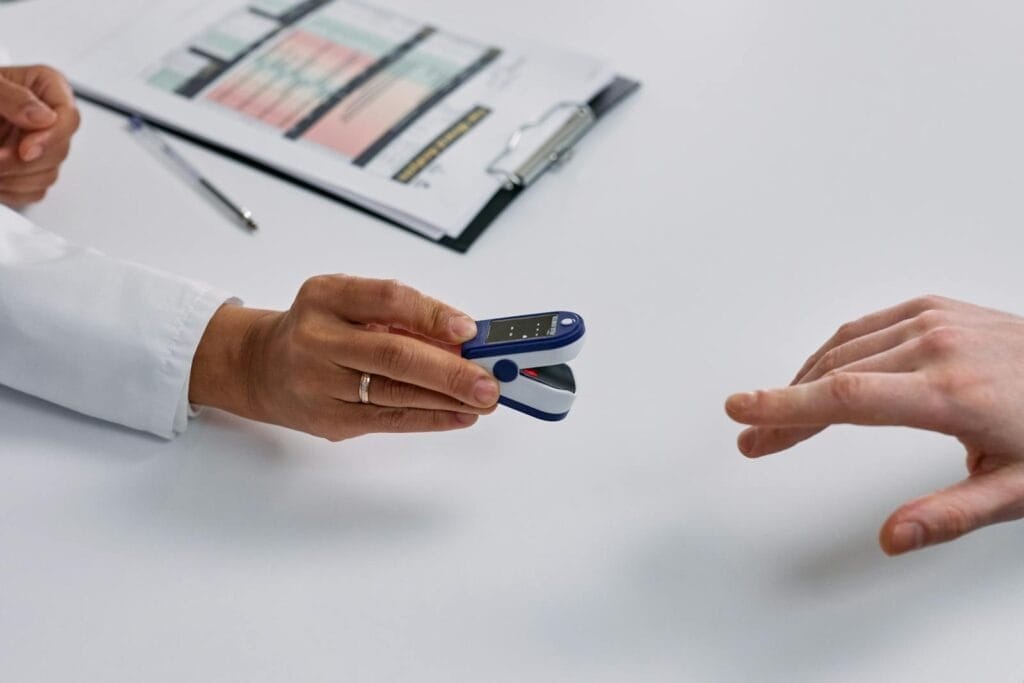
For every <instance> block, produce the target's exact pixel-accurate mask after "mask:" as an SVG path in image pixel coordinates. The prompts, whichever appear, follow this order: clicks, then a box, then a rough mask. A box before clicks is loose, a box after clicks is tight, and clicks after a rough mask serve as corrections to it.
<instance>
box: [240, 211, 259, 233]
mask: <svg viewBox="0 0 1024 683" xmlns="http://www.w3.org/2000/svg"><path fill="white" fill-rule="evenodd" d="M242 220H243V221H245V224H246V225H247V226H248V227H249V229H250V230H258V229H259V227H260V226H258V225H256V221H255V220H254V219H253V217H252V211H246V212H245V213H243V214H242Z"/></svg>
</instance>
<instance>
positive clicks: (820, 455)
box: [0, 0, 1024, 682]
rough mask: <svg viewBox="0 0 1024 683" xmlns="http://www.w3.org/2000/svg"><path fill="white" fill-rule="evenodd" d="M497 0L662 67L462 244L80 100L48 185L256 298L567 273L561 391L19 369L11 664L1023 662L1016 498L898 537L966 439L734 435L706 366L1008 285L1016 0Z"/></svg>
mask: <svg viewBox="0 0 1024 683" xmlns="http://www.w3.org/2000/svg"><path fill="white" fill-rule="evenodd" d="M122 1H123V0H122ZM62 3H63V4H62ZM391 4H392V5H394V6H397V7H400V8H406V9H417V10H418V11H419V12H420V13H422V12H423V11H424V9H423V7H422V6H421V4H420V3H415V2H413V1H412V0H405V1H404V2H393V3H391ZM70 5H76V7H71V6H70ZM98 6H99V3H97V2H90V3H84V2H81V1H80V0H78V1H77V2H73V3H72V2H70V1H69V0H29V1H27V2H24V3H15V4H14V5H12V6H9V7H5V8H4V9H2V10H0V38H2V39H3V40H5V41H7V42H8V43H9V44H10V45H11V46H12V47H13V48H14V51H15V53H16V54H21V55H25V56H31V58H37V57H39V54H38V52H39V50H40V48H39V46H40V45H41V44H45V38H46V35H45V31H46V28H47V26H48V25H51V24H52V23H53V22H55V21H56V22H57V23H59V24H60V26H61V28H60V29H59V30H70V29H71V28H75V27H80V26H82V25H87V24H81V23H76V21H80V18H79V19H78V20H72V17H74V16H77V15H75V14H74V13H75V12H77V13H78V14H82V13H83V12H84V11H85V10H86V9H88V10H89V11H94V10H95V11H98ZM58 7H60V11H56V9H57V8H58ZM481 7H482V5H481V4H480V3H473V2H468V1H466V0H437V1H435V2H432V3H429V11H431V12H434V13H435V14H436V16H437V22H438V23H439V25H445V20H446V19H447V20H448V21H449V22H451V21H455V20H456V19H457V21H458V22H460V23H461V24H462V25H468V26H471V27H479V28H481V29H484V28H485V27H491V28H490V29H489V32H490V33H491V34H494V33H495V27H497V31H499V32H500V30H501V29H500V27H501V26H502V25H515V26H518V27H519V28H518V29H517V30H518V31H519V32H520V33H524V34H528V35H532V36H536V37H539V38H542V39H544V40H547V41H549V42H551V41H554V42H560V43H562V44H565V45H568V46H571V47H573V48H576V49H580V50H583V51H586V52H589V53H592V54H596V55H602V56H605V57H608V58H610V59H611V60H613V61H614V62H615V63H616V64H617V65H618V66H619V67H620V68H621V70H622V71H623V72H624V73H626V74H629V75H632V76H637V77H640V78H641V79H642V80H643V81H644V89H643V91H642V92H641V93H640V94H639V95H638V96H637V97H636V98H634V99H633V100H632V101H630V102H628V103H627V105H626V106H624V107H623V108H622V109H621V110H620V111H617V112H615V113H614V114H613V115H612V116H610V117H609V118H608V120H607V121H605V122H603V123H602V124H601V125H600V126H599V128H598V129H597V130H596V131H595V132H594V133H593V134H592V136H590V137H589V138H588V139H587V140H586V142H585V144H584V145H583V146H582V147H581V149H580V150H579V153H578V155H577V157H576V159H575V160H574V162H573V163H571V164H570V165H569V166H568V167H566V168H565V169H563V170H562V171H561V172H560V173H558V174H557V175H552V176H549V177H546V178H544V179H543V180H542V181H541V182H540V183H539V184H538V185H537V186H536V187H535V188H534V189H532V190H531V191H530V192H529V193H528V194H527V195H525V196H524V197H523V198H522V199H521V200H520V201H519V202H518V203H517V204H516V205H514V206H513V207H512V208H511V209H510V210H509V211H508V212H507V213H506V214H505V215H504V216H503V217H502V218H501V219H500V220H499V221H498V222H497V223H496V224H495V225H494V226H493V227H492V228H491V229H489V230H488V231H487V233H485V235H484V236H483V238H482V239H481V240H480V241H479V243H478V244H477V245H476V246H475V247H474V248H473V249H472V251H471V252H470V253H469V254H468V255H465V256H462V255H458V254H455V253H452V252H450V251H447V250H445V249H442V248H439V247H437V246H434V245H432V244H430V243H428V242H426V241H423V240H420V239H417V238H415V237H412V236H410V235H408V234H406V233H404V232H402V231H399V230H396V229H394V228H391V227H389V226H387V225H384V224H382V223H379V222H377V221H375V220H373V219H371V218H369V217H366V216H364V215H361V214H359V213H356V212H354V211H351V210H349V209H346V208H344V207H342V206H339V205H337V204H335V203H332V202H330V201H327V200H325V199H322V198H320V197H317V196H313V195H311V194H309V193H306V192H304V191H302V190H299V189H296V188H295V187H292V186H289V185H287V184H284V183H282V182H279V181H277V180H274V179H272V178H270V177H267V176H264V175H261V174H260V173H258V172H255V171H253V170H250V169H247V168H245V167H243V166H240V165H237V164H235V163H233V162H230V161H227V160H224V159H221V158H218V157H216V156H214V155H212V154H210V153H207V152H205V151H203V150H199V149H196V148H193V147H190V146H188V145H185V144H183V143H179V147H180V148H181V149H182V150H183V152H184V153H186V154H187V155H188V156H189V157H190V158H192V159H193V160H194V161H196V162H197V163H198V164H199V165H201V166H202V168H204V169H205V170H206V171H207V172H208V174H209V175H210V176H211V177H213V178H215V179H216V180H217V181H219V182H220V183H221V184H222V185H223V186H224V187H225V188H226V189H227V190H229V191H230V193H232V194H234V195H237V196H238V197H240V198H244V199H245V201H246V202H248V203H250V204H251V205H252V208H253V209H254V210H255V212H256V214H257V216H258V217H259V219H260V222H261V225H262V226H263V229H262V230H261V231H260V233H259V234H257V235H252V236H250V235H246V234H244V233H243V232H242V231H241V230H238V229H236V228H234V227H233V226H232V225H230V224H229V223H226V222H225V221H224V220H222V219H221V218H220V217H219V215H218V214H216V213H215V212H213V211H212V210H211V208H210V206H209V205H208V204H207V203H206V201H205V200H204V199H203V198H202V197H200V196H198V195H196V194H195V193H193V192H192V191H191V190H190V189H189V188H188V187H186V186H183V185H182V184H181V183H179V182H177V180H176V179H175V178H174V177H173V176H172V175H171V174H170V172H169V171H167V170H166V169H165V168H164V167H163V166H161V165H159V164H157V163H155V162H154V161H153V159H152V158H151V157H150V156H149V155H148V154H147V153H146V152H145V151H143V150H142V149H140V148H139V147H138V146H137V144H136V143H135V142H134V141H133V140H131V139H130V138H129V136H128V135H127V134H126V133H125V131H124V124H123V121H121V120H119V119H118V118H117V117H115V116H113V115H111V114H108V113H106V112H103V111H100V110H98V109H95V108H93V107H90V106H83V112H84V119H85V120H84V125H83V128H82V131H81V133H80V134H79V136H78V137H77V139H76V143H75V147H74V153H73V156H72V158H71V159H70V161H69V162H68V163H67V165H66V168H65V171H64V173H63V177H62V179H61V183H60V185H59V187H58V188H57V189H56V190H55V191H54V192H53V193H52V194H51V195H50V196H49V197H48V198H47V200H46V202H45V204H43V205H41V206H38V207H36V208H33V209H32V210H31V211H30V212H29V215H30V217H31V218H33V219H34V220H36V221H37V222H39V223H41V224H43V225H45V226H48V227H50V228H51V229H53V230H56V231H58V232H60V233H62V234H64V235H66V236H68V237H70V238H72V239H75V240H78V241H81V242H84V243H88V244H92V245H95V246H97V247H99V248H101V249H103V250H106V251H107V252H110V253H112V254H115V255H118V256H123V257H126V258H131V259H135V260H138V261H142V262H145V263H147V264H151V265H153V266H156V267H160V268H163V269H167V270H171V271H175V272H178V273H183V274H186V275H189V276H193V277H196V278H199V279H203V280H206V281H209V282H212V283H214V284H216V285H219V286H221V287H224V288H226V289H229V290H231V291H233V292H236V293H237V294H238V295H240V296H242V297H244V298H245V299H246V300H247V302H249V303H251V304H254V305H259V306H275V307H285V306H287V305H288V303H289V302H290V299H291V297H292V295H293V294H294V292H295V290H296V289H297V288H298V286H299V284H300V283H301V282H302V280H303V279H304V278H306V277H307V276H310V275H313V274H316V273H322V272H347V273H354V274H361V275H369V276H394V277H398V278H400V279H402V280H405V281H407V282H409V283H412V284H414V285H416V286H417V287H419V288H421V289H423V290H425V291H427V292H429V293H431V294H433V295H436V296H438V297H440V298H443V299H446V300H448V301H450V302H452V303H453V304H456V305H458V306H461V307H463V308H464V309H465V310H467V311H470V312H472V313H474V314H476V315H477V316H480V317H486V316H498V315H508V314H517V313H523V312H532V311H535V310H543V309H550V308H556V307H562V308H567V309H571V310H576V311H579V312H580V313H582V314H583V315H584V316H585V317H586V319H587V325H588V328H589V331H590V335H589V339H588V345H587V348H586V349H585V350H584V353H583V355H582V356H581V357H580V358H579V360H578V361H577V362H575V363H574V368H575V369H576V372H577V376H578V379H579V383H580V388H581V390H580V397H579V400H578V401H577V405H576V407H575V409H574V412H573V414H572V415H571V417H570V418H569V419H568V420H567V421H566V422H564V423H561V424H557V425H551V424H546V423H540V422H536V421H532V420H530V419H528V418H525V417H523V416H521V415H519V414H516V413H513V412H511V411H505V410H502V411H499V413H497V414H496V415H494V416H493V417H491V418H489V419H486V420H484V421H482V422H481V424H480V425H479V426H478V427H476V428H475V429H473V430H471V431H468V432H463V433H453V434H446V435H437V436H405V437H389V436H379V437H368V438H363V439H360V440H356V441H352V442H348V443H343V444H340V445H332V444H329V443H326V442H321V441H317V440H315V439H313V438H310V437H306V436H303V435H300V434H296V433H292V432H288V431H285V430H282V429H277V428H273V427H267V426H262V425H258V424H253V423H249V422H245V421H243V420H239V419H235V418H233V417H231V416H228V415H224V414H207V415H206V416H205V417H203V418H202V419H201V420H198V421H196V422H194V423H193V424H192V426H191V428H190V429H189V431H188V432H187V433H186V434H185V435H184V436H182V437H181V438H179V439H178V440H176V441H173V442H169V443H165V442H162V441H159V440H156V439H154V438H151V437H148V436H145V435H142V434H137V433H133V432H130V431H127V430H124V429H120V428H117V427H112V426H110V425H107V424H103V423H100V422H97V421H93V420H90V419H86V418H82V417H79V416H77V415H74V414H72V413H69V412H67V411H65V410H62V409H59V408H55V407H53V406H50V405H47V404H44V403H42V402H40V401H37V400H34V399H32V398H29V397H26V396H23V395H19V394H17V393H14V392H12V391H7V390H0V671H3V672H4V674H3V678H4V679H5V680H11V681H52V680H104V681H114V680H124V681H139V680H146V681H181V680H203V681H297V680H301V681H320V680H322V681H339V680H341V681H439V682H440V681H444V682H449V681H498V682H504V681H517V682H518V681H545V682H548V681H554V682H557V681H580V680H586V681H681V680H701V681H704V680H780V681H804V680H806V681H820V680H841V681H842V680H848V681H868V680H886V681H895V680H906V681H919V680H957V681H962V680H1021V678H1022V677H1024V663H1022V660H1021V657H1020V642H1021V634H1022V633H1024V616H1022V615H1024V580H1022V578H1021V576H1022V571H1024V570H1022V566H1024V564H1022V563H1024V524H1016V525H1004V526H1001V527H997V528H993V529H989V530H985V531H982V532H979V533H977V534H974V535H972V536H970V537H968V538H966V539H964V540H962V541H959V542H957V543H955V544H952V545H949V546H946V547H942V548H937V549H933V550H929V551H926V552H923V553H919V554H915V555H912V556H909V557H905V558H901V559H888V558H886V557H885V556H883V554H882V553H881V551H880V550H879V549H878V547H877V545H876V534H877V528H878V526H879V525H880V524H881V522H882V521H883V520H884V519H885V517H886V516H887V515H888V514H889V513H890V512H891V511H892V510H893V509H895V507H896V506H897V505H898V504H899V503H901V502H902V501H904V500H906V499H909V498H911V497H914V496H916V495H919V494H923V493H926V492H929V491H931V490H933V489H935V488H938V487H940V486H943V485H946V484H949V483H952V482H954V481H956V480H958V479H959V478H961V477H962V475H963V474H964V468H963V461H962V452H961V448H960V447H959V445H958V444H957V443H955V442H954V441H952V440H950V439H946V438H942V437H937V436H934V435H928V434H922V433H914V432H910V431H906V430H856V429H848V428H844V429H835V430H833V431H831V432H829V433H827V434H825V435H823V436H822V437H820V438H818V439H817V440H816V441H813V442H811V443H808V444H806V445H804V446H801V447H799V448H797V449H796V450H794V451H793V452H791V453H789V454H785V455H780V456H777V457H774V458H770V459H766V460H763V461H759V462H748V461H745V460H744V459H743V458H742V457H741V456H740V455H738V453H737V452H736V450H735V447H734V438H735V435H736V433H737V428H736V427H735V426H733V425H732V424H730V422H729V421H728V419H727V418H726V417H725V415H724V413H723V411H722V401H723V400H724V398H725V396H726V395H727V394H728V393H730V392H732V391H734V390H742V389H750V388H756V387H759V386H763V385H777V384H782V383H785V382H786V381H788V379H789V377H790V376H791V374H792V373H793V372H794V371H795V370H796V368H797V367H798V366H799V365H800V364H801V363H802V361H803V359H804V357H805V356H806V355H807V354H808V353H809V352H810V351H811V350H813V348H814V347H816V346H817V345H818V344H819V343H820V342H821V341H822V340H823V339H824V338H825V337H826V336H827V335H828V334H830V333H831V332H832V330H833V328H834V327H835V326H837V325H838V324H839V323H841V322H843V321H845V320H847V319H849V318H852V317H855V316H857V315H859V314H861V313H866V312H868V311H870V310H874V309H876V308H880V307H882V306H884V305H888V304H891V303H895V302H896V301H898V300H902V299H905V298H909V297H910V296H913V295H916V294H921V293H925V292H936V293H942V294H947V295H951V296H956V297H960V298H965V299H969V300H974V301H977V302H979V303H986V304H989V305H992V306H997V307H1004V308H1008V309H1015V310H1018V311H1024V295H1022V292H1024V269H1022V267H1021V264H1022V256H1021V252H1022V250H1021V246H1022V240H1021V237H1020V235H1021V225H1022V224H1024V202H1022V201H1021V196H1022V192H1021V187H1022V182H1024V167H1022V166H1021V161H1020V160H1021V159H1022V158H1024V133H1022V128H1021V125H1020V122H1021V121H1024V95H1022V88H1021V67H1022V66H1024V52H1022V50H1021V44H1020V36H1021V34H1022V29H1024V5H1021V4H1020V3H1019V2H1011V1H1010V0H1006V1H1000V2H984V3H980V4H979V3H962V2H952V1H946V0H941V1H935V2H908V1H905V0H896V1H893V0H886V1H883V0H867V1H862V2H845V1H843V0H825V1H822V0H813V1H812V0H806V1H801V0H784V1H781V2H774V3H763V2H757V1H755V0H715V1H714V2H710V1H709V2H695V1H683V2H673V3H667V2H664V0H633V1H632V2H617V1H613V0H595V1H593V2H578V1H577V2H557V3H552V2H549V1H547V0H520V2H517V3H486V11H485V12H483V11H481V10H480V8H481ZM65 11H66V12H69V13H72V14H71V15H69V14H65ZM55 17H56V18H57V19H56V20H55V19H54V18H55ZM524 17H525V18H526V21H525V23H524ZM69 343H74V340H69Z"/></svg>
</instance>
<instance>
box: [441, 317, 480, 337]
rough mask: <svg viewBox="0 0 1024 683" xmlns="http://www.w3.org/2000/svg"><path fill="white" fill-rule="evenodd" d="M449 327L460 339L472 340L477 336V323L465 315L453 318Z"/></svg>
mask: <svg viewBox="0 0 1024 683" xmlns="http://www.w3.org/2000/svg"><path fill="white" fill-rule="evenodd" d="M448 327H449V329H451V331H452V334H454V335H455V336H456V337H458V338H459V339H472V338H473V337H475V336H476V323H475V322H473V320H472V319H471V318H468V317H466V316H464V315H460V316H456V317H454V318H452V320H451V322H450V323H449V324H448Z"/></svg>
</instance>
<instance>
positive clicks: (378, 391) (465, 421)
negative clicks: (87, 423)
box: [189, 275, 499, 441]
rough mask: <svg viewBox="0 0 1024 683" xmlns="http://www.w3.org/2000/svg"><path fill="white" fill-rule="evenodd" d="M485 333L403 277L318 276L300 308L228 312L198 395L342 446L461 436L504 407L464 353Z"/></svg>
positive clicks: (210, 343) (208, 349) (203, 360)
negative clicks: (384, 435)
mask: <svg viewBox="0 0 1024 683" xmlns="http://www.w3.org/2000/svg"><path fill="white" fill-rule="evenodd" d="M475 334H476V325H475V323H474V322H473V321H472V320H471V319H470V318H468V317H467V316H466V315H465V314H464V313H461V312H459V311H457V310H455V309H454V308H452V307H450V306H448V305H446V304H443V303H441V302H440V301H437V300H436V299H431V298H430V297H427V296H424V295H423V294H421V293H419V292H417V291H416V290H414V289H412V288H411V287H407V286H405V285H402V284H399V283H397V282H395V281H392V280H367V279H363V278H356V277H349V276H345V275H325V276H320V277H315V278H312V279H311V280H308V281H307V282H306V283H305V284H304V285H303V286H302V289H301V290H300V291H299V294H298V296H297V297H296V299H295V302H294V303H293V304H292V307H291V309H290V310H288V311H284V312H278V311H260V310H254V309H249V308H242V307H241V306H231V305H227V306H224V307H222V308H221V309H220V311H218V312H217V313H216V314H215V315H214V317H213V319H212V320H211V321H210V324H209V326H208V327H207V330H206V333H205V334H204V335H203V338H202V341H200V344H199V350H198V351H197V352H196V356H195V360H194V361H193V364H192V378H191V383H190V386H189V397H190V400H191V401H192V403H196V404H200V405H208V406H212V407H216V408H221V409H224V410H227V411H229V412H232V413H235V414H237V415H241V416H243V417H248V418H251V419H255V420H260V421H262V422H270V423H273V424H277V425H281V426H284V427H290V428H292V429H297V430H300V431H303V432H307V433H309V434H313V435H316V436H320V437H324V438H326V439H329V440H331V441H341V440H343V439H348V438H352V437H356V436H360V435H363V434H368V433H371V432H430V431H442V430H450V429H461V428H464V427H468V426H470V425H472V424H474V423H475V422H476V421H477V417H478V416H479V415H484V414H487V413H490V412H492V411H493V410H494V407H495V405H496V403H497V401H498V394H499V389H498V383H497V380H495V379H494V377H493V376H491V374H490V373H488V372H487V371H486V370H484V369H483V368H481V367H479V366H477V365H475V364H473V363H471V362H469V361H467V360H464V359H463V358H462V357H461V356H460V355H459V353H458V349H459V345H460V344H462V343H463V342H465V341H467V340H469V339H472V338H473V337H474V336H475ZM363 373H368V374H369V375H370V376H371V380H370V385H369V392H368V393H369V396H368V398H369V402H368V403H363V402H361V400H360V398H361V397H360V395H359V393H360V392H359V386H360V379H361V378H362V376H363Z"/></svg>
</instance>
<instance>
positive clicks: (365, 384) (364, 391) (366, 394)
mask: <svg viewBox="0 0 1024 683" xmlns="http://www.w3.org/2000/svg"><path fill="white" fill-rule="evenodd" d="M371 379H373V378H372V377H371V376H370V373H368V372H364V373H363V376H362V377H360V378H359V402H360V403H369V402H370V380H371Z"/></svg>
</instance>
